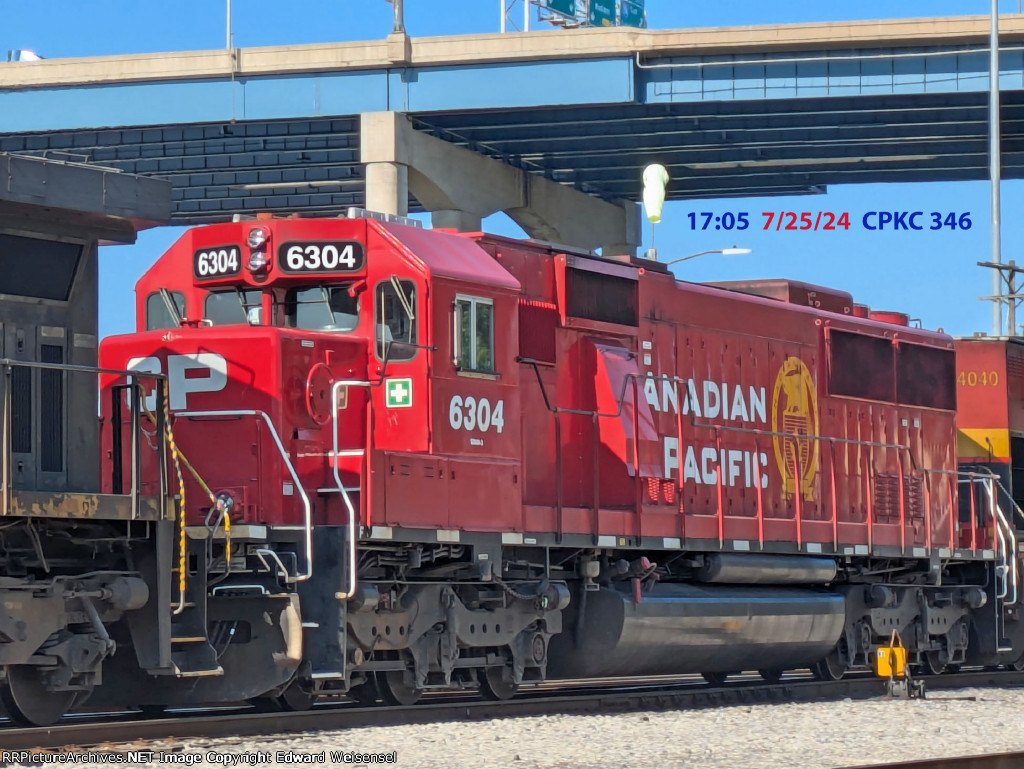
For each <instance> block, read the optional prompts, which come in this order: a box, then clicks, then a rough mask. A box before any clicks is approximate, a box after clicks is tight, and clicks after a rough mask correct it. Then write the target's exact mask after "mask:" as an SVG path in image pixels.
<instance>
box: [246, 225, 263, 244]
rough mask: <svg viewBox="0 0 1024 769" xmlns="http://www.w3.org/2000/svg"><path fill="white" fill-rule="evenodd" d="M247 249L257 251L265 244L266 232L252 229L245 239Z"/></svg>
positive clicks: (261, 229)
mask: <svg viewBox="0 0 1024 769" xmlns="http://www.w3.org/2000/svg"><path fill="white" fill-rule="evenodd" d="M245 242H246V244H247V245H248V246H249V248H252V249H257V248H259V247H260V246H262V245H263V244H264V243H266V242H267V231H266V230H265V229H263V228H262V227H253V228H252V229H251V230H249V234H248V235H247V236H246V238H245Z"/></svg>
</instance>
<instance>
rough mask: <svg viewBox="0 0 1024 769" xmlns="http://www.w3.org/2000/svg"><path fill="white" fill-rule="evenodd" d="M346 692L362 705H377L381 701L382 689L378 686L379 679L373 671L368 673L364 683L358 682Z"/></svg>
mask: <svg viewBox="0 0 1024 769" xmlns="http://www.w3.org/2000/svg"><path fill="white" fill-rule="evenodd" d="M346 694H347V695H348V696H349V698H350V699H353V700H355V701H356V702H358V703H359V704H360V705H376V704H377V703H378V702H379V701H380V689H378V688H377V679H376V678H375V677H374V675H373V673H370V674H368V675H367V676H366V680H365V681H364V682H363V683H361V684H356V685H355V686H353V687H352V688H351V689H349V690H348V692H346Z"/></svg>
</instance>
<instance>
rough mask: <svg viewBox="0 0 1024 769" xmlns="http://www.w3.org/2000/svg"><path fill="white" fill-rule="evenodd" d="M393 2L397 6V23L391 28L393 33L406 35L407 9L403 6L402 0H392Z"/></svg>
mask: <svg viewBox="0 0 1024 769" xmlns="http://www.w3.org/2000/svg"><path fill="white" fill-rule="evenodd" d="M391 4H392V5H394V6H395V24H394V27H393V28H392V30H391V33H392V34H397V35H404V34H405V9H404V8H402V0H391Z"/></svg>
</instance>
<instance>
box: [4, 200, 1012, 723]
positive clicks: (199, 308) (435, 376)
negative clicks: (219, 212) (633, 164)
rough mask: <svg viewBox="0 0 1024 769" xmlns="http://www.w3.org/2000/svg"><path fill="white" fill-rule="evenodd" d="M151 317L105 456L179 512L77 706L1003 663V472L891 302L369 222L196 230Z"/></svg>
mask: <svg viewBox="0 0 1024 769" xmlns="http://www.w3.org/2000/svg"><path fill="white" fill-rule="evenodd" d="M136 304H137V313H138V330H137V331H136V332H135V333H132V334H127V335H123V336H117V337H113V338H109V339H107V340H105V341H104V342H103V343H102V345H101V349H100V357H101V365H102V366H103V367H104V368H106V369H109V370H111V371H115V370H116V371H121V370H129V371H133V372H136V373H137V375H138V378H137V381H136V382H135V383H127V382H126V381H125V379H124V377H123V376H118V375H114V374H110V375H107V376H105V377H104V379H103V380H102V391H101V399H100V402H101V420H100V432H101V443H102V446H101V450H100V452H99V455H100V457H99V458H100V462H101V464H102V467H103V473H102V477H103V478H104V483H105V484H106V487H105V491H107V492H109V493H111V494H115V493H118V492H125V491H126V490H131V492H132V493H137V494H139V495H140V496H142V497H144V498H151V497H152V496H153V495H155V494H156V495H159V494H160V492H161V484H164V483H167V484H168V485H169V487H170V489H171V491H172V493H173V492H177V493H176V494H175V495H174V500H173V502H174V505H173V506H174V520H173V524H170V525H172V526H173V529H174V531H173V536H164V538H163V540H162V541H161V543H160V544H159V546H157V547H156V550H157V551H159V552H160V553H163V554H164V556H165V559H164V562H165V563H167V564H168V568H166V569H164V570H162V571H160V572H159V573H154V572H153V571H152V570H150V571H149V572H145V574H148V576H147V577H145V579H148V580H149V581H150V582H151V583H152V588H151V591H152V594H153V596H154V598H153V599H151V600H150V601H149V603H148V604H147V607H150V608H148V609H147V608H137V609H130V610H127V611H126V612H125V618H124V619H121V618H117V619H115V621H113V622H112V623H110V626H109V628H108V633H109V637H110V638H111V639H112V645H113V646H114V647H116V648H113V649H112V651H111V653H109V654H106V655H104V656H102V658H101V659H99V660H97V661H96V663H95V664H96V666H102V670H103V675H102V678H101V679H99V678H98V677H97V678H98V680H97V685H95V686H94V687H93V688H92V692H91V699H90V702H94V703H111V704H120V705H133V706H139V707H143V708H151V707H153V708H159V707H164V706H174V705H187V704H198V703H211V702H235V701H240V700H251V701H257V702H272V703H275V704H276V705H280V706H284V707H288V708H302V707H308V706H309V705H310V704H312V702H313V701H315V699H316V698H318V697H321V696H334V695H347V696H349V697H352V698H354V699H357V700H359V701H374V700H377V699H378V698H383V699H384V700H385V701H387V702H391V703H400V704H410V703H413V702H415V701H417V700H418V699H419V698H420V697H421V696H422V695H423V694H424V693H425V692H430V691H437V690H444V689H453V688H464V689H477V688H478V689H479V690H480V691H481V692H482V693H483V694H484V695H485V696H488V697H491V698H495V699H504V698H507V697H511V696H513V695H514V694H515V692H516V691H517V690H518V688H519V687H521V686H523V685H524V684H529V683H531V682H537V681H542V680H547V679H566V678H573V679H576V678H593V677H602V676H646V675H657V674H683V673H699V674H703V675H704V676H705V678H707V679H708V680H709V681H710V682H713V683H718V682H722V681H724V680H725V678H726V677H727V676H728V675H729V674H731V673H733V672H735V671H744V670H757V671H760V672H761V674H762V675H763V676H764V677H765V678H766V679H768V680H777V679H778V677H779V676H781V675H782V673H783V671H786V670H790V669H795V668H808V667H810V668H811V669H812V670H813V671H814V672H815V674H816V675H817V676H819V677H820V678H823V679H836V678H839V677H841V676H842V675H844V674H845V672H846V671H847V670H848V669H852V668H860V667H866V666H868V665H869V663H870V660H871V659H872V656H873V655H874V653H875V651H876V649H878V648H879V647H880V646H883V645H885V644H887V643H888V642H889V641H890V638H891V636H892V633H893V631H894V630H896V631H898V633H899V635H900V636H901V638H902V639H903V641H904V643H905V644H906V646H907V649H908V654H909V657H910V660H911V662H912V663H914V664H915V665H918V666H921V667H923V668H925V669H927V670H930V671H932V672H936V673H937V672H941V671H942V670H944V669H955V668H956V667H958V666H961V665H1019V664H1020V662H1021V659H1022V654H1024V624H1022V623H1021V620H1020V616H1019V606H1020V596H1019V568H1020V564H1019V559H1018V554H1017V550H1018V544H1017V543H1018V531H1017V528H1018V526H1019V525H1020V524H1021V520H1020V519H1019V517H1018V515H1017V513H1016V508H1015V505H1014V503H1013V501H1012V497H1011V496H1010V494H1009V492H1008V489H1009V483H1008V481H1009V480H1011V479H1009V478H1006V477H1000V476H999V475H998V474H997V473H993V472H992V471H991V468H989V467H986V466H984V465H983V464H978V463H973V464H971V465H970V466H969V467H967V468H966V469H965V470H961V469H960V468H959V467H958V457H957V437H958V433H957V419H958V414H957V409H956V406H957V403H956V399H957V363H956V356H957V355H958V354H959V350H958V348H957V347H956V344H957V343H955V342H954V340H953V339H952V338H950V337H949V336H947V335H945V334H942V333H936V332H931V331H926V330H923V329H920V328H915V327H912V326H911V325H910V324H909V323H908V322H907V319H906V316H902V315H900V314H899V313H879V312H872V311H870V310H868V309H867V308H865V307H863V306H861V305H856V304H854V302H853V301H852V298H851V297H850V295H849V294H846V293H843V292H839V291H834V290H831V289H826V288H822V287H818V286H812V285H808V284H803V283H798V282H794V281H786V280H765V281H747V282H732V283H718V284H694V283H687V282H682V281H679V280H677V279H676V278H675V277H674V276H673V275H672V274H671V273H670V272H669V271H668V270H667V269H666V268H665V267H664V266H663V265H661V264H659V263H657V262H653V261H651V260H647V259H635V258H626V257H623V258H610V257H609V258H602V257H598V256H596V255H594V254H592V253H589V252H582V251H576V250H573V249H570V248H566V247H562V246H557V245H552V244H547V243H541V242H536V241H520V240H514V239H508V238H502V237H496V236H491V235H485V234H481V233H471V234H462V233H455V232H449V231H443V230H433V231H425V230H423V229H421V228H419V227H418V226H414V223H412V222H409V221H406V220H400V219H397V218H395V217H377V216H371V215H367V214H365V213H364V212H354V213H353V214H351V215H350V216H348V217H343V218H334V219H303V218H257V219H251V220H244V221H236V222H231V223H223V224H215V225H210V226H206V227H201V228H196V229H192V230H189V231H187V232H186V233H185V234H184V235H182V237H181V238H180V239H179V240H178V241H177V242H176V243H175V244H174V245H173V246H172V247H171V248H170V249H169V250H168V251H167V252H166V253H165V254H164V255H162V256H161V257H160V258H159V259H158V260H157V261H156V263H155V264H154V265H153V267H152V268H151V269H150V270H149V271H148V272H147V273H146V274H145V275H144V276H143V277H142V278H141V280H140V281H139V283H138V286H137V297H136ZM959 344H960V345H961V346H962V347H964V348H965V349H966V348H967V347H968V346H969V345H972V344H975V343H974V342H973V341H971V340H964V341H963V342H961V343H959ZM164 381H166V384H167V389H166V397H164V392H163V390H162V385H161V383H162V382H164ZM960 418H961V419H962V418H963V417H962V416H961V417H960ZM139 427H141V430H138V429H135V428H139ZM133 429H134V430H135V431H134V432H133ZM139 432H141V435H142V438H141V439H139V438H137V437H135V438H133V436H137V435H138V433H139ZM962 440H963V437H962V436H961V441H962ZM32 568H34V569H35V571H33V572H32V577H34V578H38V579H42V578H43V577H42V574H41V572H40V567H39V565H38V564H36V565H35V566H34V567H32ZM30 571H31V568H30ZM141 573H143V572H141V571H140V574H141ZM154 605H157V606H163V609H161V610H159V611H157V612H155V613H154V612H153V610H152V608H151V607H152V606H154ZM146 611H149V612H150V613H149V614H148V615H146V619H145V621H142V620H141V619H138V620H135V621H134V625H133V624H132V623H133V619H132V618H133V616H135V615H138V616H139V617H140V618H141V616H142V614H144V613H145V612H146ZM146 634H149V635H148V636H147V635H146ZM144 636H145V637H146V638H148V639H149V640H150V641H151V643H149V644H148V645H146V646H145V649H146V650H147V651H146V653H145V654H143V653H142V652H140V650H139V647H138V640H139V639H142V638H143V637H144ZM147 655H148V656H147ZM144 657H145V659H144ZM8 676H10V670H9V672H8ZM44 680H46V679H44ZM100 680H101V681H102V683H100V682H99V681H100ZM45 687H46V688H47V691H51V690H52V691H59V690H60V689H59V682H49V681H48V680H47V682H46V683H45ZM21 715H22V716H23V717H24V716H25V715H26V714H21Z"/></svg>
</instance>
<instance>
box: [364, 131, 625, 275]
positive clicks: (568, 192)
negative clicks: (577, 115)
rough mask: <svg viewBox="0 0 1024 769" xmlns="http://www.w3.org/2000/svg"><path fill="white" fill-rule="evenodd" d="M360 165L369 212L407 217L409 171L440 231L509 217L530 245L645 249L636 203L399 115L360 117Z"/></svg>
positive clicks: (411, 185)
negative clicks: (463, 143) (519, 164)
mask: <svg viewBox="0 0 1024 769" xmlns="http://www.w3.org/2000/svg"><path fill="white" fill-rule="evenodd" d="M360 159H361V160H362V162H363V163H364V164H366V207H367V208H369V209H371V210H376V211H382V212H385V213H398V212H399V210H402V206H404V205H405V200H404V199H403V200H402V201H401V202H400V204H399V201H398V198H399V197H402V191H403V184H402V169H404V170H405V173H406V174H407V177H406V178H407V185H408V187H407V191H408V192H410V193H412V195H413V196H414V197H415V198H416V199H417V200H418V201H419V202H420V204H421V205H422V206H423V207H424V208H425V209H426V210H428V211H431V212H432V213H433V216H432V217H431V219H432V222H433V224H434V226H435V227H450V228H454V229H458V230H463V231H469V230H479V229H480V226H481V224H480V223H481V220H482V219H483V218H484V217H485V216H490V215H491V214H494V213H497V212H499V211H504V212H505V213H507V214H508V215H509V216H510V217H511V218H512V219H513V220H514V221H515V222H516V223H517V224H518V225H519V226H520V227H522V228H523V229H524V230H525V231H526V233H527V235H529V236H530V237H531V238H537V239H538V240H547V241H551V242H554V243H564V244H566V245H571V246H575V247H578V248H588V249H595V250H596V249H598V248H600V249H602V250H603V253H604V254H605V255H606V256H611V255H622V254H629V255H635V254H636V249H637V247H638V246H639V245H640V243H641V229H640V212H639V206H638V205H637V204H636V203H632V202H629V201H624V200H620V201H615V202H609V201H607V200H602V199H600V198H597V197H594V196H592V195H587V194H585V193H583V192H580V191H579V190H577V189H574V188H572V187H568V186H566V185H564V184H559V183H557V182H553V181H551V180H550V179H545V178H544V177H542V176H538V175H535V174H530V173H527V172H526V171H523V170H522V169H521V168H515V167H514V166H510V165H508V164H507V163H503V162H501V161H499V160H495V159H493V158H489V157H485V156H483V155H479V154H477V153H475V152H472V151H470V150H467V149H465V148H463V147H459V146H456V145H455V144H452V143H450V142H446V141H442V140H441V139H438V138H436V137H434V136H430V135H429V134H427V133H424V132H422V131H417V130H416V129H415V128H413V127H412V124H411V123H410V121H409V119H408V118H407V117H406V116H405V115H404V114H402V113H400V112H365V113H363V114H362V116H361V121H360ZM639 173H640V169H637V174H639ZM396 209H398V210H396Z"/></svg>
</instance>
